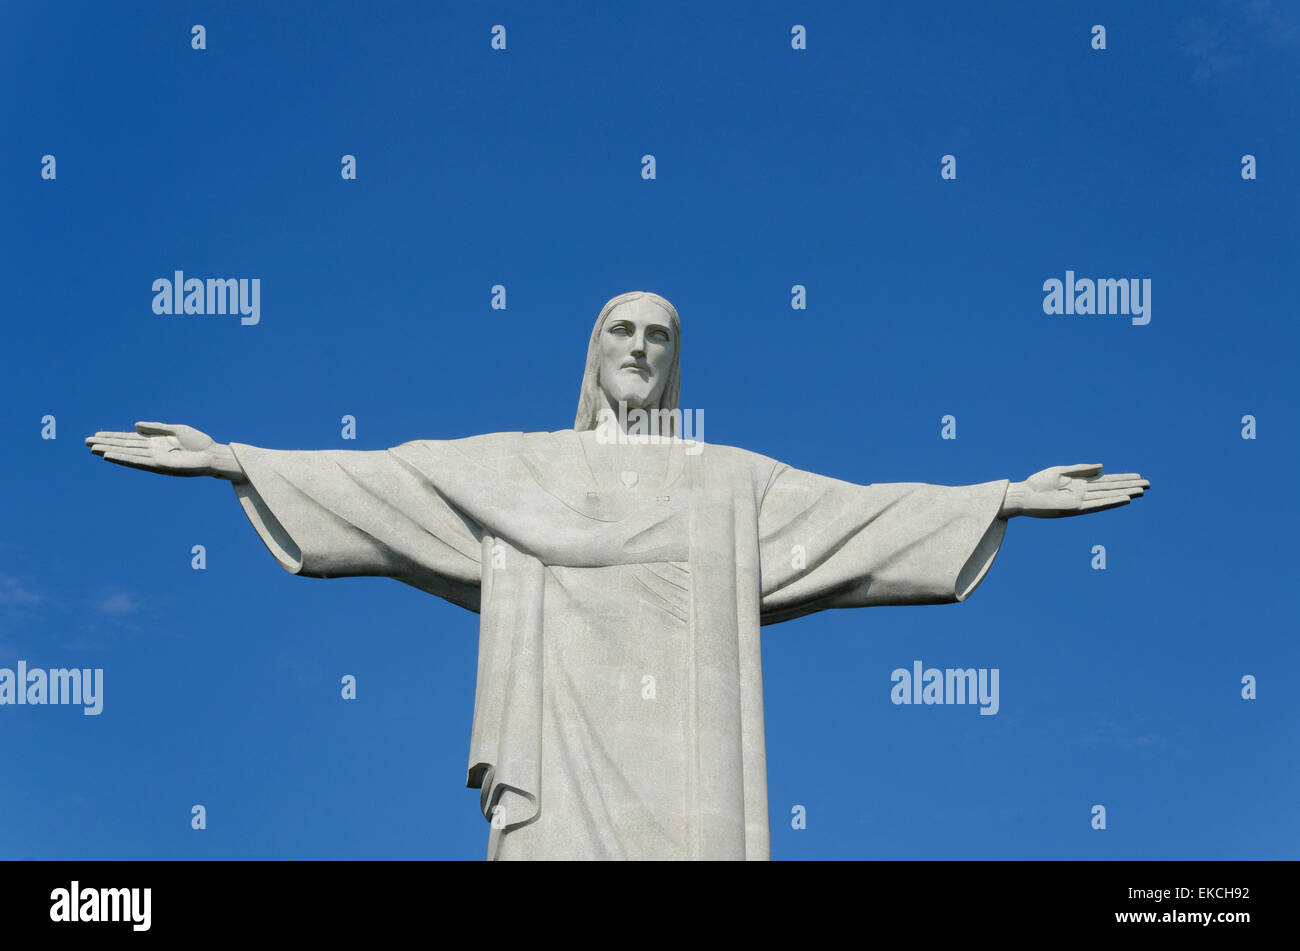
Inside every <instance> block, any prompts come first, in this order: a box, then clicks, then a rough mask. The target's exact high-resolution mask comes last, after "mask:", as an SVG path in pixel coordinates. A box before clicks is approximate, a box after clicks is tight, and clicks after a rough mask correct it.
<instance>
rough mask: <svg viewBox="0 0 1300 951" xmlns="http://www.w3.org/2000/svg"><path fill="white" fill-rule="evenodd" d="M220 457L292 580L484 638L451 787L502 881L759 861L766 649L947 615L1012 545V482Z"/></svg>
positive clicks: (247, 449)
mask: <svg viewBox="0 0 1300 951" xmlns="http://www.w3.org/2000/svg"><path fill="white" fill-rule="evenodd" d="M231 449H232V451H233V452H234V455H235V457H236V459H237V460H238V461H239V464H240V465H241V466H242V468H243V470H244V473H245V475H246V477H247V481H246V482H243V483H236V484H235V492H236V494H237V495H238V497H239V500H240V502H241V504H242V506H243V508H244V511H245V513H246V514H247V516H248V518H249V520H250V521H251V522H252V524H253V526H254V527H255V528H256V530H257V532H258V534H259V535H260V536H261V538H262V541H263V542H264V543H265V544H266V546H267V548H268V549H269V550H270V551H271V553H272V554H273V555H274V556H275V558H276V559H277V561H279V563H280V564H281V565H282V566H284V567H285V568H286V569H287V570H288V571H290V572H292V573H294V574H300V575H306V576H310V577H318V578H334V577H342V576H358V575H379V576H387V577H391V578H394V579H396V580H398V581H402V582H404V583H406V584H409V585H412V586H414V587H416V588H419V589H421V590H423V591H427V592H429V593H431V594H435V595H437V596H438V597H441V598H444V599H446V600H448V601H451V602H452V603H454V604H458V605H460V606H461V607H464V608H467V609H469V610H471V611H475V612H477V613H479V615H480V622H479V656H478V683H477V691H476V695H475V702H474V719H473V728H472V732H471V740H470V755H469V769H468V783H467V784H468V785H469V786H470V787H472V788H478V789H480V790H481V796H480V806H481V809H482V812H483V815H484V818H486V819H488V820H489V822H490V827H489V829H490V831H489V842H488V857H489V858H496V859H508V858H542V859H547V858H637V859H766V858H767V857H768V852H769V831H768V813H767V775H766V761H765V751H764V750H765V747H764V731H763V697H762V665H761V659H760V653H759V630H760V626H761V625H764V624H772V623H776V622H781V621H786V620H790V619H792V618H797V617H800V616H802V615H805V614H810V613H812V612H815V611H821V610H825V609H827V608H849V607H866V606H872V605H900V604H941V603H950V602H955V601H961V600H964V599H965V598H966V597H967V596H968V595H969V594H970V593H971V592H972V591H973V590H974V589H975V587H976V586H977V585H978V584H979V582H980V581H981V580H982V579H983V577H984V574H985V572H987V570H988V568H989V566H990V565H991V564H992V561H993V558H994V556H995V555H996V553H997V550H998V548H999V546H1000V545H1001V541H1002V535H1003V531H1004V529H1005V525H1006V522H1005V520H1003V519H1001V518H1000V517H999V513H1000V511H1001V506H1002V502H1003V498H1004V496H1005V493H1006V488H1007V484H1008V483H1007V481H1006V480H998V481H994V482H987V483H983V484H981V485H971V486H954V487H950V486H937V485H928V484H922V483H885V484H874V485H856V484H852V483H849V482H843V481H840V480H838V479H832V478H827V477H825V476H820V475H817V474H814V473H810V472H804V471H800V470H798V469H793V468H791V467H790V466H787V465H784V464H782V463H779V462H777V461H775V460H773V459H769V458H767V457H765V456H761V455H759V454H757V453H752V452H748V451H746V450H743V449H737V448H733V447H729V446H721V445H713V444H708V445H705V444H703V443H693V444H692V443H683V442H682V441H680V440H673V441H671V442H668V441H666V440H665V441H661V442H659V443H658V444H648V445H611V444H608V442H607V441H602V440H597V438H596V433H595V432H576V431H574V430H560V431H558V432H553V433H496V434H490V435H484V436H473V437H469V438H466V439H454V440H419V441H415V442H409V443H405V444H403V445H401V446H397V447H395V448H393V449H388V450H380V451H354V450H323V451H282V450H268V449H260V448H257V447H254V446H248V445H243V444H239V443H232V444H231Z"/></svg>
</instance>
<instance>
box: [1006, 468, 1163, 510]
mask: <svg viewBox="0 0 1300 951" xmlns="http://www.w3.org/2000/svg"><path fill="white" fill-rule="evenodd" d="M1149 488H1151V483H1150V482H1148V481H1147V480H1146V479H1144V478H1142V477H1141V476H1140V475H1138V474H1137V473H1136V472H1124V473H1120V474H1117V475H1115V474H1112V475H1101V463H1099V462H1097V463H1090V464H1088V465H1078V466H1052V467H1051V468H1050V469H1044V470H1043V471H1042V472H1035V473H1034V474H1033V475H1031V476H1030V477H1029V478H1028V479H1026V480H1025V481H1024V482H1013V483H1011V485H1009V486H1007V494H1006V498H1005V499H1004V500H1003V502H1002V511H1001V513H999V517H1001V518H1013V517H1015V516H1017V515H1029V516H1031V517H1033V518H1064V517H1065V516H1068V515H1083V514H1085V513H1087V512H1100V511H1101V510H1102V509H1111V508H1115V507H1116V506H1118V505H1128V503H1129V502H1131V501H1132V500H1133V499H1135V498H1137V497H1138V496H1140V495H1142V494H1143V493H1144V492H1145V491H1146V490H1147V489H1149Z"/></svg>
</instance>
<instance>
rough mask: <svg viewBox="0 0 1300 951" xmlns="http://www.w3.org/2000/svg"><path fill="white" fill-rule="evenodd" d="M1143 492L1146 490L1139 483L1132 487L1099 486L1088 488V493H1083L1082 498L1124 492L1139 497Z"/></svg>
mask: <svg viewBox="0 0 1300 951" xmlns="http://www.w3.org/2000/svg"><path fill="white" fill-rule="evenodd" d="M1145 491H1146V488H1145V487H1144V486H1143V485H1142V484H1141V483H1140V482H1135V483H1133V484H1132V485H1105V486H1100V485H1099V486H1097V487H1095V488H1089V489H1088V491H1087V492H1085V493H1084V497H1085V498H1089V499H1090V498H1093V497H1094V496H1097V495H1109V494H1110V493H1112V492H1124V493H1127V494H1128V495H1141V494H1142V493H1143V492H1145Z"/></svg>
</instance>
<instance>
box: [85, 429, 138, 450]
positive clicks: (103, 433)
mask: <svg viewBox="0 0 1300 951" xmlns="http://www.w3.org/2000/svg"><path fill="white" fill-rule="evenodd" d="M142 438H144V437H142V436H141V435H140V434H139V433H136V432H129V433H114V432H109V431H108V430H103V429H101V430H100V431H99V432H97V433H95V435H93V436H87V437H86V445H87V446H89V445H90V444H91V443H92V442H103V441H104V440H105V439H142Z"/></svg>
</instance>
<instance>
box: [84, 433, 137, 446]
mask: <svg viewBox="0 0 1300 951" xmlns="http://www.w3.org/2000/svg"><path fill="white" fill-rule="evenodd" d="M86 445H87V446H118V447H120V448H122V449H148V448H149V437H148V436H136V435H132V436H131V437H130V438H120V437H115V436H104V437H103V438H100V439H97V438H94V437H92V438H91V439H87V440H86Z"/></svg>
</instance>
